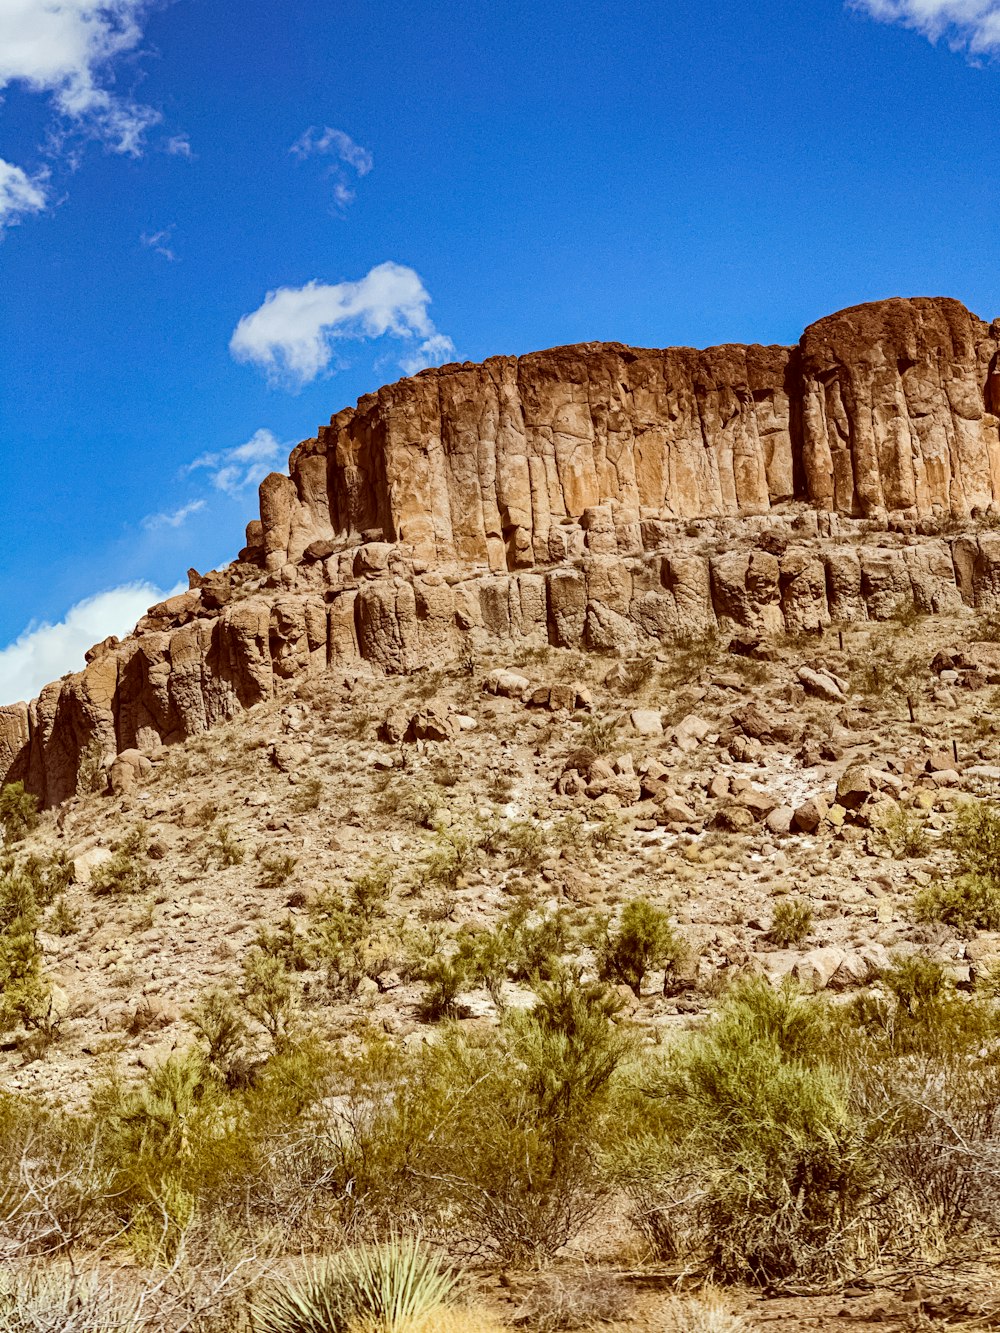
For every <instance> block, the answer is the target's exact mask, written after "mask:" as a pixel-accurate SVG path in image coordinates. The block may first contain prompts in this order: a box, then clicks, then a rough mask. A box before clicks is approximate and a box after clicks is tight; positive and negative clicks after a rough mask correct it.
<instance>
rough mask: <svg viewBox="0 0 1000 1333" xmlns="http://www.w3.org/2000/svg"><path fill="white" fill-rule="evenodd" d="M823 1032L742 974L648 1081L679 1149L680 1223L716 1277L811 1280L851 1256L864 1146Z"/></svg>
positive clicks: (793, 998)
mask: <svg viewBox="0 0 1000 1333" xmlns="http://www.w3.org/2000/svg"><path fill="white" fill-rule="evenodd" d="M828 1031H829V1019H828V1017H827V1014H826V1011H825V1008H824V1007H823V1006H821V1005H819V1004H817V1003H816V1002H813V1001H810V1000H807V999H805V998H803V997H800V996H798V995H797V994H796V993H795V992H794V991H792V990H791V989H784V990H779V991H775V990H772V988H771V987H770V986H769V985H768V983H766V982H763V981H752V982H745V983H742V984H739V985H737V986H735V987H734V988H733V989H732V990H731V991H730V993H729V994H728V996H727V997H726V998H725V1000H724V1001H723V1002H722V1004H721V1005H720V1007H719V1010H718V1012H717V1014H716V1016H715V1017H714V1019H713V1020H712V1021H711V1022H710V1023H709V1025H708V1026H707V1028H706V1029H705V1030H704V1031H703V1032H701V1033H697V1034H695V1035H693V1036H692V1037H690V1038H689V1039H688V1040H686V1041H685V1042H683V1043H682V1044H681V1045H680V1046H679V1047H678V1048H677V1049H676V1050H675V1051H673V1052H671V1054H670V1055H669V1057H668V1058H667V1060H666V1062H665V1066H664V1069H663V1072H662V1074H661V1075H660V1077H659V1079H658V1081H657V1082H656V1083H655V1084H654V1086H653V1091H654V1094H655V1095H657V1096H659V1097H662V1098H664V1099H665V1100H666V1106H667V1111H666V1114H667V1116H668V1126H667V1128H668V1132H669V1138H670V1141H671V1143H672V1144H673V1145H674V1148H675V1153H676V1144H677V1143H678V1142H681V1141H683V1143H684V1145H685V1149H686V1153H685V1157H686V1162H678V1161H677V1159H676V1155H675V1156H674V1158H673V1159H672V1161H671V1169H672V1171H673V1173H674V1177H673V1179H671V1180H669V1182H668V1187H669V1186H672V1187H674V1188H676V1185H677V1183H678V1181H677V1178H678V1176H686V1177H687V1181H686V1186H687V1195H688V1199H689V1203H688V1210H689V1213H690V1217H689V1225H690V1228H691V1230H692V1232H693V1233H695V1234H697V1235H700V1238H701V1244H702V1246H703V1247H704V1253H705V1257H706V1262H707V1265H708V1268H709V1271H710V1272H712V1273H714V1274H715V1275H716V1276H717V1277H719V1278H722V1279H725V1280H743V1281H745V1280H749V1281H755V1282H762V1283H769V1282H774V1281H778V1280H787V1279H790V1278H792V1277H797V1278H802V1277H804V1276H811V1277H815V1276H818V1275H820V1274H829V1273H831V1272H836V1271H838V1269H839V1268H840V1266H841V1264H842V1263H843V1262H844V1261H845V1259H846V1257H847V1256H848V1254H849V1252H850V1236H851V1232H852V1228H853V1227H854V1225H855V1224H856V1222H857V1219H858V1217H859V1215H860V1213H861V1211H862V1209H863V1207H864V1206H865V1204H866V1203H867V1199H868V1190H869V1186H870V1183H871V1174H872V1166H871V1152H870V1148H869V1144H868V1143H867V1141H866V1136H865V1127H864V1125H863V1124H862V1123H861V1122H859V1121H858V1119H857V1118H856V1117H855V1115H854V1114H853V1112H852V1109H851V1106H850V1100H849V1092H848V1087H847V1084H846V1082H845V1080H844V1079H843V1077H842V1076H841V1075H840V1074H839V1073H838V1072H837V1071H836V1070H835V1069H834V1068H833V1067H832V1066H831V1065H830V1064H828V1063H825V1062H824V1061H823V1060H822V1059H821V1057H820V1055H819V1053H820V1052H822V1051H823V1049H824V1038H825V1037H826V1034H827V1033H828ZM692 1163H696V1164H697V1165H694V1166H693V1165H692ZM647 1202H648V1201H647Z"/></svg>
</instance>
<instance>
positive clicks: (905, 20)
mask: <svg viewBox="0 0 1000 1333" xmlns="http://www.w3.org/2000/svg"><path fill="white" fill-rule="evenodd" d="M848 3H849V5H850V7H851V8H852V9H860V10H862V11H863V12H864V13H866V14H870V15H871V16H872V18H875V19H878V20H879V21H880V22H882V23H901V24H903V26H904V27H907V28H913V29H915V30H916V31H917V32H919V33H922V34H923V35H924V36H925V37H928V38H930V40H931V41H932V42H936V41H938V40H939V39H940V38H942V37H943V38H945V40H946V41H947V42H948V44H949V46H951V47H952V48H953V49H955V50H959V51H967V52H968V53H969V54H970V55H972V56H980V55H995V54H997V53H1000V0H848Z"/></svg>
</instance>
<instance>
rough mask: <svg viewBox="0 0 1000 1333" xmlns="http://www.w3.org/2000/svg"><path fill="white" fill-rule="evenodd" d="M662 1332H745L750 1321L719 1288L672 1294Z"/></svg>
mask: <svg viewBox="0 0 1000 1333" xmlns="http://www.w3.org/2000/svg"><path fill="white" fill-rule="evenodd" d="M665 1313H666V1322H665V1323H664V1326H663V1333H742V1330H743V1329H745V1328H747V1322H746V1320H745V1319H744V1318H743V1317H742V1315H738V1314H736V1313H734V1311H733V1310H732V1309H731V1308H730V1306H729V1305H728V1304H727V1302H726V1300H725V1298H724V1297H723V1296H721V1295H720V1294H719V1293H718V1292H717V1291H712V1290H708V1291H700V1292H698V1293H697V1295H692V1296H673V1297H671V1299H670V1301H669V1302H668V1303H667V1308H666V1312H665Z"/></svg>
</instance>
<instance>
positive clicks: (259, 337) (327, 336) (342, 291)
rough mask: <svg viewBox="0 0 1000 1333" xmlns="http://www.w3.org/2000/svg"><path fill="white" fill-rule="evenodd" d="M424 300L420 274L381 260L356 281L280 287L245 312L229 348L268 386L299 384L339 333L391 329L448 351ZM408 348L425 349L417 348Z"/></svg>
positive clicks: (322, 364)
mask: <svg viewBox="0 0 1000 1333" xmlns="http://www.w3.org/2000/svg"><path fill="white" fill-rule="evenodd" d="M430 300H431V298H430V296H429V295H428V293H427V289H426V288H425V287H424V284H423V282H422V281H421V280H420V277H419V275H418V274H416V273H415V272H414V271H413V269H412V268H407V267H406V266H405V265H403V264H393V263H386V264H379V265H378V266H377V267H375V268H373V269H372V270H371V272H370V273H368V274H367V275H366V276H365V277H363V278H362V279H361V280H360V281H358V282H338V283H334V284H329V283H322V282H318V281H316V280H315V279H314V280H313V281H312V282H307V283H306V284H305V286H304V287H279V288H278V290H277V291H273V292H268V294H267V297H266V298H265V300H264V303H263V305H262V306H260V307H259V309H257V310H255V311H253V313H252V314H249V315H244V316H243V318H242V319H241V320H240V322H239V324H237V326H236V330H235V332H234V333H233V336H232V338H231V340H230V343H229V350H230V352H231V353H232V355H233V357H234V358H235V359H236V360H237V361H243V362H249V363H250V364H252V365H254V366H257V368H258V369H260V370H263V371H264V373H265V374H266V375H267V377H268V380H269V381H270V382H271V383H272V384H285V385H287V386H289V387H292V388H300V387H301V386H302V385H304V384H309V383H311V382H312V381H313V380H314V379H316V377H317V376H318V375H320V374H322V373H323V372H324V371H325V370H327V369H328V368H329V365H330V362H331V360H332V358H333V343H334V341H335V340H336V339H339V338H356V339H368V338H381V337H383V336H385V335H389V336H390V337H393V338H402V339H405V340H408V341H409V340H414V339H418V338H419V339H420V340H421V347H422V348H425V349H426V348H428V347H430V351H431V354H434V352H435V349H436V350H437V351H440V350H441V345H442V344H443V343H444V342H447V343H448V347H449V349H450V348H451V342H450V339H446V338H445V336H444V335H443V334H440V333H438V331H437V329H436V328H435V327H434V324H433V322H432V320H431V318H430V316H429V315H428V313H427V307H428V306H429V305H430ZM452 350H453V349H452ZM414 352H415V353H417V354H422V355H424V356H426V355H428V352H427V351H424V352H423V353H421V352H420V349H419V348H414ZM407 355H408V356H410V357H411V358H412V356H413V354H412V353H408V354H407ZM422 364H425V365H426V364H428V362H427V361H424V362H422Z"/></svg>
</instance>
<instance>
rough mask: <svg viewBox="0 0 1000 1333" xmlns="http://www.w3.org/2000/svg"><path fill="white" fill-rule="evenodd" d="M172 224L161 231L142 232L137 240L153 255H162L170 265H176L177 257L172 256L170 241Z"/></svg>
mask: <svg viewBox="0 0 1000 1333" xmlns="http://www.w3.org/2000/svg"><path fill="white" fill-rule="evenodd" d="M173 230H174V226H173V223H171V224H170V226H169V227H164V228H163V230H162V231H152V232H150V231H144V232H143V233H142V235H141V236H140V237H139V240H140V241H141V242H142V244H143V245H144V246H145V247H146V249H147V250H152V251H153V252H154V253H155V254H158V255H162V256H163V258H164V259H169V260H170V262H171V263H172V264H176V263H177V256H176V254H174V251H173V248H172V245H171V241H172V239H173Z"/></svg>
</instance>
